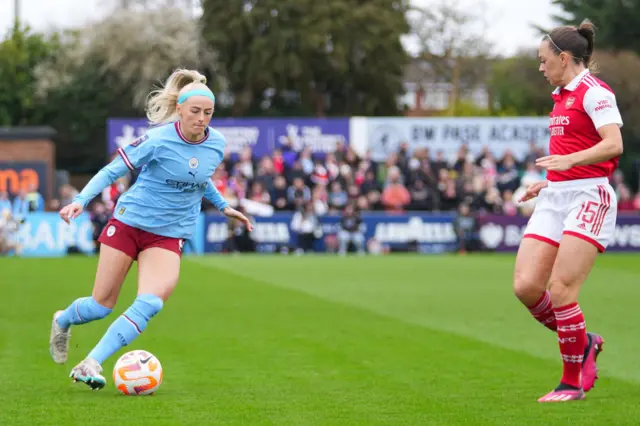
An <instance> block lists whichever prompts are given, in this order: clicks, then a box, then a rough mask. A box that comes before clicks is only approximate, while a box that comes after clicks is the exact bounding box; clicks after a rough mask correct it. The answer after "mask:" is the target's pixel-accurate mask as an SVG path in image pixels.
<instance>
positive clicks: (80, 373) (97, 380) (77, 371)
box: [69, 358, 107, 390]
mask: <svg viewBox="0 0 640 426" xmlns="http://www.w3.org/2000/svg"><path fill="white" fill-rule="evenodd" d="M100 373H102V367H101V366H100V364H98V361H96V360H95V359H93V358H87V359H85V360H84V361H82V362H81V363H80V364H78V365H76V366H75V367H73V370H71V374H69V377H71V378H72V379H73V381H74V382H82V383H84V384H86V385H87V386H89V387H90V388H91V389H92V390H98V389H102V388H103V387H104V386H105V385H106V384H107V380H106V379H105V378H104V377H103V376H102V375H101V374H100Z"/></svg>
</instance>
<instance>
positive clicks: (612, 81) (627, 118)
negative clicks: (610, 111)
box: [595, 51, 640, 162]
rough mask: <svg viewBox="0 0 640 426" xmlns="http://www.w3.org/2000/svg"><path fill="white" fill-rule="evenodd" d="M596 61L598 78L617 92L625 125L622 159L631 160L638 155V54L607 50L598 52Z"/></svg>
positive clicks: (639, 137)
mask: <svg viewBox="0 0 640 426" xmlns="http://www.w3.org/2000/svg"><path fill="white" fill-rule="evenodd" d="M595 60H596V62H597V63H598V64H599V65H598V67H599V71H598V74H599V75H598V77H600V78H602V79H603V80H604V81H605V82H606V83H607V84H608V85H609V86H611V88H612V89H613V90H614V91H615V93H616V101H617V103H618V108H619V109H620V113H621V114H622V120H623V121H624V126H623V127H622V135H623V138H624V144H625V155H624V156H623V157H622V161H623V162H625V161H631V160H632V159H633V158H638V157H640V108H638V99H639V98H640V81H638V76H637V70H638V69H640V55H638V54H637V53H635V52H629V51H626V52H617V53H607V52H598V53H596V55H595Z"/></svg>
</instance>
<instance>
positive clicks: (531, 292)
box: [513, 274, 546, 305]
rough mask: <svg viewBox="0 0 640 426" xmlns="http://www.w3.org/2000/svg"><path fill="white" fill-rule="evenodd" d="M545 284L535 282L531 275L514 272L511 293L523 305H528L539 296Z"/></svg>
mask: <svg viewBox="0 0 640 426" xmlns="http://www.w3.org/2000/svg"><path fill="white" fill-rule="evenodd" d="M545 284H546V283H539V282H536V280H535V278H534V277H533V276H529V275H526V274H516V275H515V277H514V279H513V294H515V296H516V297H517V298H518V299H519V300H520V301H521V302H522V303H524V304H525V305H530V304H531V303H535V302H536V301H537V300H538V299H539V298H540V296H541V295H542V293H543V292H544V289H545Z"/></svg>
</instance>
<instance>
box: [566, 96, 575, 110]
mask: <svg viewBox="0 0 640 426" xmlns="http://www.w3.org/2000/svg"><path fill="white" fill-rule="evenodd" d="M575 101H576V98H575V97H573V96H570V97H569V99H567V102H566V103H565V104H564V106H565V107H566V108H571V105H573V103H574V102H575Z"/></svg>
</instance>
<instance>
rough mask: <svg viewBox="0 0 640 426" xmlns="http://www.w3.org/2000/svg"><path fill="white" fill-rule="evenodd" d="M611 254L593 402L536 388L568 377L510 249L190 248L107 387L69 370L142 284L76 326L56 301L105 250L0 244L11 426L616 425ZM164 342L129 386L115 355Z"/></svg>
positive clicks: (616, 288) (586, 304) (637, 348)
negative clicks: (266, 251) (95, 253)
mask: <svg viewBox="0 0 640 426" xmlns="http://www.w3.org/2000/svg"><path fill="white" fill-rule="evenodd" d="M638 259H639V257H638V255H614V254H607V255H604V256H603V257H601V258H600V259H599V260H598V264H597V266H596V268H595V270H594V271H593V273H592V274H591V276H590V278H589V280H588V282H587V283H586V285H585V288H584V290H583V294H582V297H581V300H580V303H581V306H582V309H583V311H584V313H585V317H586V321H587V326H588V328H589V329H591V330H592V331H596V332H598V333H601V334H602V335H603V336H604V337H605V340H606V344H605V351H604V352H603V354H602V356H601V357H600V363H599V364H600V370H601V372H600V377H601V378H600V380H599V381H598V382H597V385H596V388H595V389H594V390H593V391H592V392H590V393H589V394H588V395H587V400H586V401H582V402H577V403H569V404H538V403H537V402H536V401H537V398H538V397H540V396H542V395H543V394H545V393H546V392H548V391H549V390H551V389H552V388H553V387H554V386H555V385H557V382H558V380H559V377H560V372H561V361H560V356H559V353H558V347H557V339H556V337H555V336H554V334H552V333H551V332H549V331H548V330H546V329H545V328H544V327H542V326H541V325H539V324H538V323H536V322H535V321H534V320H533V319H532V318H530V316H529V314H528V312H527V311H526V310H525V309H524V308H523V307H522V306H520V304H519V303H518V302H517V301H516V299H515V297H513V295H512V291H511V275H512V270H513V262H514V257H512V256H510V255H481V256H465V257H457V256H388V257H364V258H359V257H347V258H339V257H328V256H309V257H294V256H291V257H284V256H282V257H281V256H230V257H225V256H212V257H186V258H185V259H184V261H183V266H182V273H181V280H180V284H179V285H178V289H177V290H176V292H175V293H174V295H173V296H172V298H171V299H170V300H169V301H168V302H167V303H166V304H165V307H164V309H163V311H162V312H161V313H160V314H159V315H158V316H157V317H155V318H154V319H153V320H152V321H151V322H150V323H149V327H148V328H147V330H146V331H145V333H144V334H143V335H142V336H140V337H139V338H138V339H137V340H136V341H135V342H134V343H133V344H132V345H131V346H129V347H127V348H125V349H124V350H123V351H121V352H120V353H118V354H116V355H114V356H113V357H112V358H111V359H109V360H108V361H107V362H106V363H105V365H104V367H105V372H106V377H107V379H108V380H109V383H108V384H107V387H106V388H105V389H103V390H102V391H100V392H91V391H90V390H89V389H88V388H87V387H86V386H84V385H80V384H73V383H72V382H71V380H70V379H69V378H68V377H67V376H68V374H69V371H70V369H71V367H72V366H73V365H75V363H77V362H78V361H79V360H81V359H82V358H83V357H84V356H86V354H87V353H88V352H89V350H90V349H91V348H92V347H93V345H94V344H95V343H97V341H98V340H99V339H100V337H101V336H102V333H104V331H105V330H106V329H107V327H108V326H109V325H110V323H111V321H113V319H115V316H116V315H117V314H119V313H120V312H122V311H124V310H125V309H126V308H127V307H128V306H129V305H130V303H131V302H132V300H133V298H134V296H135V290H136V289H135V286H136V282H135V281H136V270H135V268H134V269H132V271H131V274H130V277H129V278H128V280H127V282H126V283H125V286H124V290H123V293H122V296H121V299H120V301H119V302H118V305H117V306H116V309H115V310H114V314H112V315H111V316H110V317H107V319H105V320H102V321H98V322H94V323H91V324H87V325H84V326H77V327H74V328H73V329H72V340H71V349H70V359H69V362H68V364H67V365H65V366H59V365H56V364H54V363H53V362H52V361H51V359H50V357H49V353H48V338H49V326H50V322H51V316H52V314H53V312H54V311H55V310H56V309H61V308H64V307H66V306H67V305H68V304H69V303H70V302H71V301H73V300H74V299H75V298H77V297H80V296H85V295H88V294H90V292H91V285H92V281H93V277H94V275H95V266H96V260H97V259H96V258H94V257H73V258H63V259H14V258H5V259H0V308H1V309H0V324H1V327H0V379H1V380H2V383H1V385H2V386H1V389H2V390H1V391H0V425H86V424H89V425H114V424H125V423H126V424H141V425H143V424H150V425H151V424H152V425H213V424H215V425H278V426H280V425H349V426H351V425H367V426H369V425H394V426H400V425H459V424H460V425H462V424H463V425H472V424H478V425H574V424H575V425H588V424H602V423H603V422H604V423H608V424H611V425H625V424H629V425H631V424H639V423H640V420H638V419H640V404H638V400H639V399H640V365H639V360H638V354H639V353H640V339H639V338H638V328H639V326H638V324H639V321H638V311H637V304H638V301H640V281H639V279H638V278H640V262H638ZM131 349H145V350H148V351H151V352H152V353H154V354H155V355H156V356H157V357H158V358H159V359H160V361H161V362H162V365H163V367H164V372H165V375H164V383H163V384H162V386H161V388H160V390H159V392H158V393H157V394H156V395H154V396H151V397H125V396H121V395H119V394H118V393H117V391H116V389H115V388H114V386H113V383H112V380H111V377H110V376H111V369H112V368H113V364H114V363H115V361H116V360H117V358H118V356H119V355H120V354H121V353H122V352H124V351H126V350H131Z"/></svg>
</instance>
